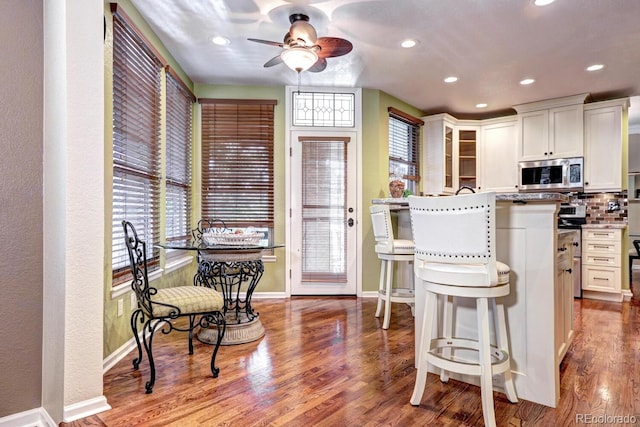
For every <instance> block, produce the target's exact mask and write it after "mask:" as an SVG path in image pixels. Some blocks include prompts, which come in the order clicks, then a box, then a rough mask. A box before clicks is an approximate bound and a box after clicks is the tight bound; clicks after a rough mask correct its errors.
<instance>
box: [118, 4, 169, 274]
mask: <svg viewBox="0 0 640 427" xmlns="http://www.w3.org/2000/svg"><path fill="white" fill-rule="evenodd" d="M161 69H162V64H161V62H160V60H159V59H158V57H157V56H156V55H155V54H154V53H153V52H152V51H151V49H149V48H148V47H147V45H146V44H145V43H144V41H143V39H142V37H141V36H139V35H138V34H137V32H136V31H135V29H134V28H133V27H132V26H131V25H130V24H129V23H128V21H127V20H126V19H125V17H123V16H121V15H120V13H115V14H114V22H113V216H112V229H113V231H112V267H113V278H114V284H117V283H122V282H124V281H126V280H127V276H128V274H129V258H128V255H127V251H126V247H125V244H124V232H123V230H122V225H121V222H122V220H123V219H126V220H128V221H130V222H131V223H133V225H134V226H135V227H136V231H137V232H138V234H139V235H140V237H141V238H142V239H144V240H146V241H147V242H148V244H147V259H148V260H150V263H149V269H150V270H154V269H156V268H157V267H158V262H157V260H158V250H157V249H156V248H155V247H154V246H153V244H154V243H158V242H159V240H160V182H161V176H160V173H161V168H160V77H161Z"/></svg>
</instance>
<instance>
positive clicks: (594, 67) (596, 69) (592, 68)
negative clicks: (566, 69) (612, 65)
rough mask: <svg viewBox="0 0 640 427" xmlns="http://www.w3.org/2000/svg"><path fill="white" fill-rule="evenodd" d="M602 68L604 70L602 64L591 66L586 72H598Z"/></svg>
mask: <svg viewBox="0 0 640 427" xmlns="http://www.w3.org/2000/svg"><path fill="white" fill-rule="evenodd" d="M603 68H604V65H602V64H593V65H589V66H588V67H587V71H598V70H602V69H603Z"/></svg>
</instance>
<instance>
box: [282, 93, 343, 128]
mask: <svg viewBox="0 0 640 427" xmlns="http://www.w3.org/2000/svg"><path fill="white" fill-rule="evenodd" d="M293 126H309V127H354V126H355V95H354V94H353V93H325V92H298V91H296V92H293Z"/></svg>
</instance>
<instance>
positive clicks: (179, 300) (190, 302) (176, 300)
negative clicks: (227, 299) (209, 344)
mask: <svg viewBox="0 0 640 427" xmlns="http://www.w3.org/2000/svg"><path fill="white" fill-rule="evenodd" d="M151 300H152V301H153V302H154V303H163V304H169V305H173V306H176V307H178V308H179V309H180V311H181V314H191V313H204V312H209V311H222V309H223V307H224V300H223V299H222V296H221V295H220V293H219V292H218V291H216V290H215V289H211V288H207V287H204V286H177V287H173V288H165V289H158V293H157V294H155V295H151ZM170 312H171V307H166V306H163V305H159V304H153V315H154V316H156V317H165V316H169V315H170Z"/></svg>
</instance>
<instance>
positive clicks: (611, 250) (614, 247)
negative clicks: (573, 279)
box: [582, 227, 623, 301]
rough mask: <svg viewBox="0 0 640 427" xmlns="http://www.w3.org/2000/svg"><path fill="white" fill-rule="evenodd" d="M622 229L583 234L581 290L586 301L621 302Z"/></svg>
mask: <svg viewBox="0 0 640 427" xmlns="http://www.w3.org/2000/svg"><path fill="white" fill-rule="evenodd" d="M622 231H623V230H622V229H616V228H585V227H583V230H582V290H583V296H584V297H585V298H595V299H607V300H614V301H621V300H622V290H621V289H622V257H623V253H622Z"/></svg>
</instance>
